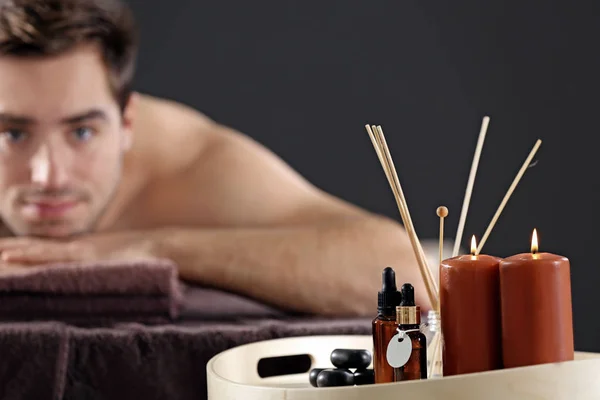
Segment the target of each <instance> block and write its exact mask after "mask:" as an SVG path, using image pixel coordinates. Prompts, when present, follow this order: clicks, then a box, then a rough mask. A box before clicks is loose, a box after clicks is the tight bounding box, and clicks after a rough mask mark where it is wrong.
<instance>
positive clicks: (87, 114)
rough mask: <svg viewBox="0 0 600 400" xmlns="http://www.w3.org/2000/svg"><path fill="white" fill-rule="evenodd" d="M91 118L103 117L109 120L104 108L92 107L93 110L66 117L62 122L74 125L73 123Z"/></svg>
mask: <svg viewBox="0 0 600 400" xmlns="http://www.w3.org/2000/svg"><path fill="white" fill-rule="evenodd" d="M91 119H101V120H105V121H106V120H108V116H107V115H106V113H105V112H104V111H102V110H99V109H92V110H89V111H86V112H84V113H82V114H77V115H73V116H71V117H67V118H64V119H62V120H61V121H60V122H61V123H62V124H69V125H72V124H78V123H81V122H85V121H89V120H91Z"/></svg>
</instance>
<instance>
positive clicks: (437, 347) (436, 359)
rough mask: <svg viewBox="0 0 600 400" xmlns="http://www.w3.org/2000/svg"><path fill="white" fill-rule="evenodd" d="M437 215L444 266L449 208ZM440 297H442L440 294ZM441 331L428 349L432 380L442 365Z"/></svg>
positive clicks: (428, 373) (439, 328)
mask: <svg viewBox="0 0 600 400" xmlns="http://www.w3.org/2000/svg"><path fill="white" fill-rule="evenodd" d="M436 214H437V216H438V217H440V264H442V261H443V260H444V218H446V217H447V216H448V208H447V207H444V206H441V207H438V209H437V210H436ZM438 296H440V293H439V292H438ZM439 330H441V326H440V327H438V334H437V335H434V337H433V341H432V343H430V344H429V346H428V347H427V348H428V349H433V354H432V355H431V362H430V363H429V370H428V371H427V377H428V378H431V377H432V376H433V374H434V371H435V368H436V367H437V366H438V365H441V364H442V341H441V340H440V336H441V335H440V334H439Z"/></svg>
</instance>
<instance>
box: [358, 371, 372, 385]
mask: <svg viewBox="0 0 600 400" xmlns="http://www.w3.org/2000/svg"><path fill="white" fill-rule="evenodd" d="M374 383H375V371H373V370H372V369H357V370H356V371H354V384H355V385H357V386H359V385H371V384H374Z"/></svg>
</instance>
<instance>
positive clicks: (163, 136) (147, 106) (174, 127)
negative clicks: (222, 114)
mask: <svg viewBox="0 0 600 400" xmlns="http://www.w3.org/2000/svg"><path fill="white" fill-rule="evenodd" d="M135 118H136V120H135V131H134V145H133V148H132V150H133V151H132V153H133V154H132V157H133V158H136V159H137V160H138V161H140V162H143V163H144V164H145V165H146V167H149V168H150V169H151V173H152V175H154V176H155V177H162V176H168V175H172V174H175V173H177V172H178V171H181V170H184V169H186V168H188V167H189V166H190V165H191V164H193V163H195V162H196V160H197V159H198V157H199V154H200V153H201V152H202V151H203V150H204V149H205V148H206V147H207V146H209V144H210V143H211V142H212V141H214V140H216V139H217V137H218V136H219V133H218V131H219V125H218V124H217V123H215V122H214V121H213V120H211V119H210V118H208V117H207V116H206V115H204V114H202V113H201V112H199V111H198V110H195V109H193V108H191V107H189V106H187V105H184V104H182V103H177V102H175V101H172V100H168V99H161V98H157V97H152V96H148V95H143V94H139V95H138V101H137V104H136V117H135Z"/></svg>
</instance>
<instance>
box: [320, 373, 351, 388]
mask: <svg viewBox="0 0 600 400" xmlns="http://www.w3.org/2000/svg"><path fill="white" fill-rule="evenodd" d="M317 386H318V387H334V386H354V374H353V373H352V372H350V371H348V370H347V369H324V370H323V371H321V372H320V373H319V375H318V376H317Z"/></svg>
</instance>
